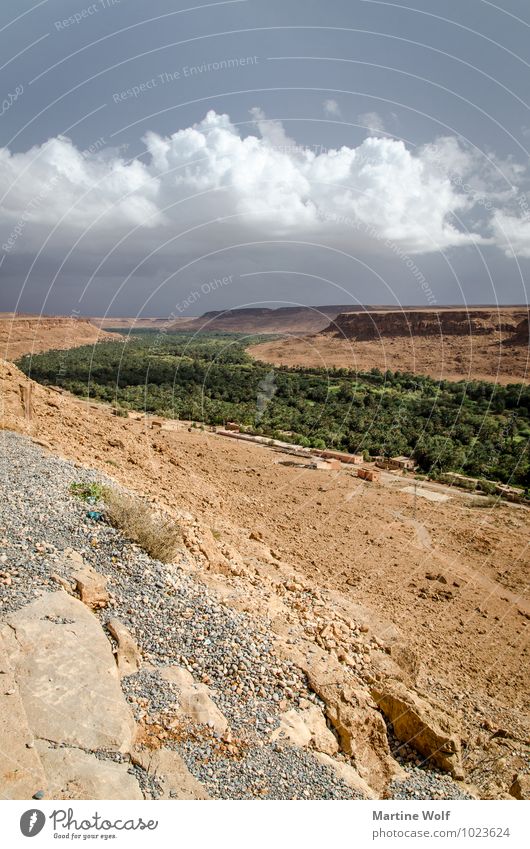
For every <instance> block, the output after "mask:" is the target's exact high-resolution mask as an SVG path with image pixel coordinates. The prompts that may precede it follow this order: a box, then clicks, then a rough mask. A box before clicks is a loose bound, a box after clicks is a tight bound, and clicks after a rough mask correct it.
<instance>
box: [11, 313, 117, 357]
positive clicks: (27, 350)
mask: <svg viewBox="0 0 530 849" xmlns="http://www.w3.org/2000/svg"><path fill="white" fill-rule="evenodd" d="M115 338H116V336H115V334H112V333H107V332H106V331H105V330H99V329H98V328H97V327H96V326H95V325H94V324H93V323H92V322H91V321H89V320H88V319H84V318H70V317H62V316H54V317H52V318H48V317H46V316H31V315H28V316H22V315H18V314H17V315H15V314H13V313H0V355H1V357H2V358H4V359H6V360H16V359H18V357H21V356H22V355H23V354H36V353H38V352H39V351H47V350H50V349H57V350H65V349H66V348H76V347H78V346H79V345H94V344H95V343H96V342H100V341H103V340H105V339H115Z"/></svg>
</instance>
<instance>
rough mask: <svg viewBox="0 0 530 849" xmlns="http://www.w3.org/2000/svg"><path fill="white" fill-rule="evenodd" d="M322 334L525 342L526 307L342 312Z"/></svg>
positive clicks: (362, 338) (377, 337)
mask: <svg viewBox="0 0 530 849" xmlns="http://www.w3.org/2000/svg"><path fill="white" fill-rule="evenodd" d="M525 328H526V332H525ZM322 333H324V334H332V335H334V336H336V337H337V338H343V339H356V340H357V341H370V340H377V339H380V338H381V337H395V336H407V337H425V336H438V337H440V336H470V337H472V336H489V335H491V336H493V335H497V334H500V335H501V336H502V338H503V340H504V341H506V342H510V343H511V344H518V345H522V344H528V310H525V309H524V308H515V309H502V310H496V309H494V308H492V309H470V310H465V309H461V310H459V309H454V310H449V309H447V310H443V309H440V310H411V309H408V310H407V309H406V310H395V311H386V310H385V311H380V310H374V311H370V312H344V313H341V314H340V315H338V316H337V318H336V319H335V320H334V321H333V322H332V323H331V324H329V325H328V327H326V328H325V329H324V330H323V331H322Z"/></svg>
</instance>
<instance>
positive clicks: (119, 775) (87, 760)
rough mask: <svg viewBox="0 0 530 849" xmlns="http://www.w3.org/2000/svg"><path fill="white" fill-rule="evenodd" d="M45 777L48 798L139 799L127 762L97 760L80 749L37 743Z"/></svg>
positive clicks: (139, 795)
mask: <svg viewBox="0 0 530 849" xmlns="http://www.w3.org/2000/svg"><path fill="white" fill-rule="evenodd" d="M37 748H38V751H39V754H40V758H41V761H42V764H43V766H44V770H45V773H46V777H47V793H46V797H47V798H49V799H143V798H144V797H143V794H142V791H141V790H140V785H139V784H138V782H137V780H136V778H135V777H134V776H133V775H129V773H128V771H127V770H128V769H129V768H130V765H129V764H127V763H121V764H120V763H114V762H113V761H108V760H101V759H99V758H97V757H96V755H94V754H92V753H91V752H83V751H82V750H81V749H64V748H58V749H55V748H52V747H51V746H50V745H49V744H48V743H46V742H44V741H43V740H40V741H39V742H38V743H37Z"/></svg>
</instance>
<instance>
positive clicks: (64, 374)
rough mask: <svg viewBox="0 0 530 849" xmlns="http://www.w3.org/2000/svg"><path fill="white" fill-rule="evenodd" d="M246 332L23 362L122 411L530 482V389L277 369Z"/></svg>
mask: <svg viewBox="0 0 530 849" xmlns="http://www.w3.org/2000/svg"><path fill="white" fill-rule="evenodd" d="M255 341H257V340H256V338H255V337H254V338H252V339H249V337H248V336H246V337H244V338H243V337H242V336H239V335H237V334H209V335H206V334H205V335H200V336H196V335H192V334H186V333H171V334H170V333H160V332H142V333H140V332H139V333H135V334H132V335H131V336H129V337H128V338H127V339H126V340H125V341H116V342H104V343H100V344H98V345H97V346H96V347H92V346H87V347H82V348H75V349H72V350H70V351H67V352H65V351H49V352H46V353H43V354H38V355H33V356H32V357H29V356H28V357H24V358H22V359H21V360H20V361H19V363H18V365H19V366H20V367H21V368H22V370H23V371H24V372H25V373H26V374H28V375H29V376H31V377H32V378H33V379H35V380H37V381H39V382H41V383H43V384H48V385H59V386H62V387H64V388H66V389H68V390H69V391H71V392H73V393H75V394H77V395H80V396H83V397H92V398H94V399H96V400H101V401H107V402H110V403H112V404H113V405H114V406H116V407H117V408H118V410H119V411H120V410H122V411H126V410H141V411H145V412H148V413H155V414H157V415H159V416H167V417H170V418H180V419H186V420H191V421H194V422H203V423H204V424H209V425H221V424H223V423H224V422H226V421H227V420H233V421H237V422H239V423H240V424H241V425H243V426H245V427H247V428H249V429H251V430H252V431H253V432H254V433H259V434H263V435H266V436H270V437H271V438H279V439H286V438H288V440H289V441H291V442H295V443H297V444H300V445H305V446H312V447H315V448H324V447H333V448H339V449H341V450H345V451H351V452H363V453H364V454H365V456H374V455H383V456H394V455H396V454H406V455H410V456H413V457H414V458H415V460H416V462H417V463H418V465H419V466H420V468H421V469H422V470H424V471H425V472H429V473H431V474H436V473H441V472H444V471H449V470H451V471H457V472H462V473H464V474H466V475H471V476H475V477H480V478H485V479H486V480H492V481H502V482H504V483H512V484H518V485H520V486H524V487H525V488H528V487H530V464H529V450H528V448H529V438H530V415H529V411H530V388H529V387H528V386H525V385H519V384H512V385H509V386H499V385H497V384H493V383H486V382H483V381H461V382H450V381H436V380H433V379H431V378H429V377H421V376H418V375H413V374H409V373H402V372H390V371H387V372H384V373H382V372H380V371H379V370H378V369H372V370H371V371H369V372H354V371H351V370H348V369H345V368H337V369H324V368H322V369H317V368H302V367H300V368H277V369H274V371H271V367H270V366H267V364H264V363H258V362H255V361H254V360H253V359H252V358H251V357H250V356H249V355H248V354H247V353H246V351H245V347H246V346H247V345H249V344H250V343H252V342H255Z"/></svg>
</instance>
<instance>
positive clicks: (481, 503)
mask: <svg viewBox="0 0 530 849" xmlns="http://www.w3.org/2000/svg"><path fill="white" fill-rule="evenodd" d="M501 504H502V501H501V499H500V496H498V495H497V496H495V495H482V496H478V497H477V498H472V499H471V501H470V504H469V506H470V507H490V508H491V507H499V506H500V505H501Z"/></svg>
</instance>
